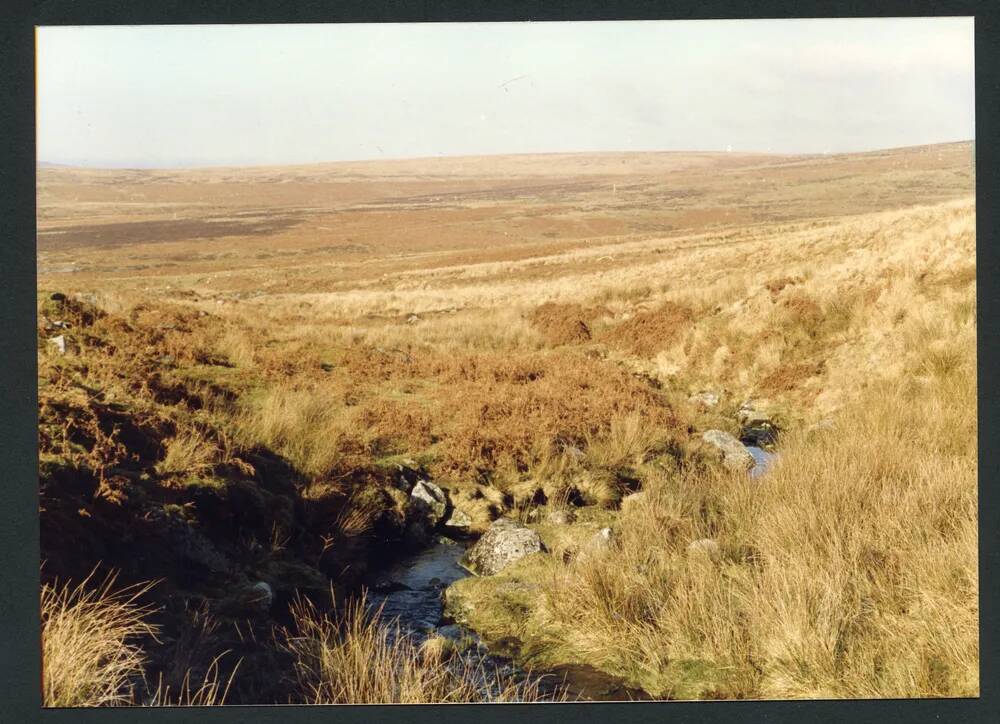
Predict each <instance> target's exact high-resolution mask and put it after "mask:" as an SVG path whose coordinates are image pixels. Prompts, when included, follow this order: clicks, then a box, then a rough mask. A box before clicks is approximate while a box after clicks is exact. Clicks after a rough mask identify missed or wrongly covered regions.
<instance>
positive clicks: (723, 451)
mask: <svg viewBox="0 0 1000 724" xmlns="http://www.w3.org/2000/svg"><path fill="white" fill-rule="evenodd" d="M701 437H702V439H703V440H704V441H705V442H707V443H708V444H709V445H711V446H712V447H713V448H715V449H716V450H717V451H718V452H719V454H720V455H721V456H722V464H723V465H725V466H726V467H727V468H729V469H730V470H749V469H750V468H752V467H753V465H754V459H753V455H751V454H750V451H749V450H747V448H746V445H744V444H743V443H741V442H740V441H739V440H737V439H736V438H735V437H733V436H732V435H730V434H729V433H728V432H723V431H722V430H706V431H705V432H704V433H702V435H701Z"/></svg>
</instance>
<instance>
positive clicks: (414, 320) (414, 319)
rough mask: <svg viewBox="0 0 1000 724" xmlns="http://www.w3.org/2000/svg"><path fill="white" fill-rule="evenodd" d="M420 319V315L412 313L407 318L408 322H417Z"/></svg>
mask: <svg viewBox="0 0 1000 724" xmlns="http://www.w3.org/2000/svg"><path fill="white" fill-rule="evenodd" d="M419 321H420V317H418V316H417V315H416V314H411V315H410V316H409V317H407V318H406V323H407V324H416V323H417V322H419Z"/></svg>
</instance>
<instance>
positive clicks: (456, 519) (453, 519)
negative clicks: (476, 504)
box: [444, 508, 472, 533]
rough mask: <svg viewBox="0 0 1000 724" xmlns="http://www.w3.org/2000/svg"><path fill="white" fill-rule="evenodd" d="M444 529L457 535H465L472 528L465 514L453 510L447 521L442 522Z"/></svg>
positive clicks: (470, 519) (456, 509)
mask: <svg viewBox="0 0 1000 724" xmlns="http://www.w3.org/2000/svg"><path fill="white" fill-rule="evenodd" d="M444 527H445V528H448V529H451V530H453V531H456V532H459V533H466V532H468V530H469V528H471V527H472V518H471V517H469V515H468V514H467V513H465V512H463V511H461V510H459V509H458V508H455V510H453V511H451V515H450V516H449V517H448V520H446V521H445V522H444Z"/></svg>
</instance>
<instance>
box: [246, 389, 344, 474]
mask: <svg viewBox="0 0 1000 724" xmlns="http://www.w3.org/2000/svg"><path fill="white" fill-rule="evenodd" d="M342 407H343V405H342V401H341V400H338V399H336V398H335V397H334V395H333V393H332V391H331V390H328V389H324V388H322V387H310V388H296V387H294V386H289V385H276V386H274V387H271V388H269V389H268V390H267V391H265V392H264V393H263V394H262V395H261V396H260V397H259V398H257V399H254V400H252V401H251V402H250V403H249V404H248V405H247V406H246V407H244V410H243V413H242V415H241V416H240V418H239V419H238V420H237V426H238V429H239V430H240V432H241V434H242V435H243V436H244V437H245V439H246V442H247V443H248V444H262V445H264V446H266V447H267V448H269V449H271V450H274V451H276V452H278V453H279V454H281V455H283V456H285V457H286V458H288V459H289V460H291V461H292V462H293V463H294V464H295V466H296V467H297V468H298V469H299V470H300V471H302V472H303V473H305V474H307V475H314V476H322V475H324V474H326V473H328V472H330V471H331V470H333V469H334V468H335V467H336V465H337V463H338V461H339V460H340V457H341V453H342V445H341V440H342V438H343V436H344V430H345V428H347V427H348V424H349V423H348V421H347V420H345V416H344V413H343V411H342Z"/></svg>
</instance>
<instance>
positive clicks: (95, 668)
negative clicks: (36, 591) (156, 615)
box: [41, 569, 157, 707]
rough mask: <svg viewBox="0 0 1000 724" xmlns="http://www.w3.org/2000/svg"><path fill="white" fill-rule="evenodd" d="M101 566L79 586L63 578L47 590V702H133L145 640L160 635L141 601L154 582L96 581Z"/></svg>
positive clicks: (44, 591) (44, 643) (44, 672)
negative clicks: (124, 584)
mask: <svg viewBox="0 0 1000 724" xmlns="http://www.w3.org/2000/svg"><path fill="white" fill-rule="evenodd" d="M95 575H96V569H95V570H94V571H93V572H92V573H91V575H90V576H88V577H87V578H86V579H85V580H83V581H81V582H80V583H79V584H77V585H76V586H74V587H70V586H67V585H60V584H59V583H58V582H54V583H50V584H45V585H43V586H42V592H41V616H42V691H43V696H42V700H43V704H44V705H45V706H47V707H83V706H87V707H89V706H122V705H128V704H131V703H132V702H133V701H134V698H135V694H136V692H137V691H138V685H139V684H140V683H141V681H142V676H143V667H144V665H145V663H146V656H145V654H144V653H143V650H142V647H141V645H140V642H141V640H142V639H143V638H145V637H153V636H155V635H156V631H157V630H156V627H155V626H153V625H152V624H150V623H148V622H147V620H146V617H147V616H148V614H149V613H150V612H151V610H152V609H151V608H150V607H149V606H147V605H143V604H141V603H139V599H140V598H141V597H142V596H143V595H144V594H146V593H147V592H148V591H149V590H150V588H152V586H153V585H154V584H153V583H147V584H141V585H135V586H129V587H126V588H122V589H120V590H117V591H116V590H114V585H115V576H114V575H113V574H109V575H108V576H106V577H105V579H104V580H103V581H100V582H96V581H95V580H94V576H95Z"/></svg>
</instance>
